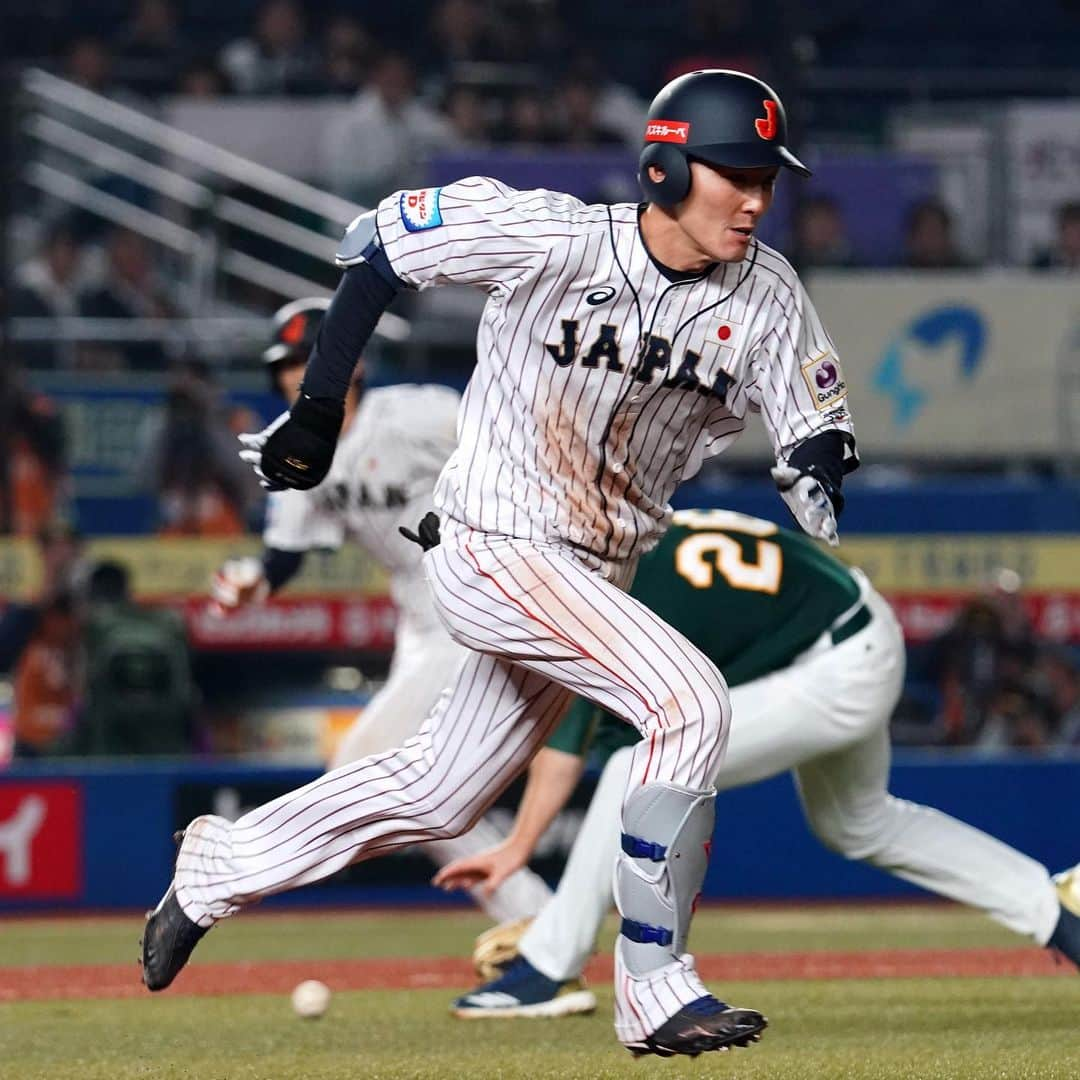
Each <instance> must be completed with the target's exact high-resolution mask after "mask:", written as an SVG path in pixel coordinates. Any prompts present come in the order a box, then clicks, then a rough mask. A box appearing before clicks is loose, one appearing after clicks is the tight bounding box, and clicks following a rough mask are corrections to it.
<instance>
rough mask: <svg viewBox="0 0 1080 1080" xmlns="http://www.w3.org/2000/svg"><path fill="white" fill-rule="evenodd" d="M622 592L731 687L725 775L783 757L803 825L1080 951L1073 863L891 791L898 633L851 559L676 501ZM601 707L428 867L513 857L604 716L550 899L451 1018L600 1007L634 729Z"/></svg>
mask: <svg viewBox="0 0 1080 1080" xmlns="http://www.w3.org/2000/svg"><path fill="white" fill-rule="evenodd" d="M632 595H633V596H634V597H636V598H637V599H639V600H641V601H642V602H643V603H644V604H646V605H648V606H649V607H651V608H652V609H653V610H654V611H655V612H656V614H657V615H659V616H660V617H661V618H664V619H667V620H668V622H670V623H671V625H672V626H674V627H675V628H676V629H678V630H681V631H682V632H683V633H684V634H686V636H687V637H688V638H689V639H690V640H691V641H693V642H694V644H695V645H697V646H698V647H699V648H700V649H701V650H702V651H703V652H704V653H705V655H706V656H708V657H709V659H711V660H712V661H713V662H714V663H715V664H716V665H717V666H718V667H720V668H721V669H722V670H723V671H724V673H725V675H726V677H727V680H728V683H729V685H730V686H731V687H732V692H731V709H732V725H731V737H730V739H729V742H728V749H727V755H726V757H725V758H724V762H723V764H722V765H721V767H720V772H719V774H718V776H717V779H716V785H717V788H718V789H719V790H724V789H727V788H733V787H739V786H741V785H743V784H751V783H754V782H756V781H758V780H762V779H764V778H765V777H768V776H773V775H775V774H776V773H779V772H783V771H785V770H787V769H791V770H793V771H794V774H795V783H796V788H797V790H798V793H799V798H800V800H801V801H802V806H803V812H804V813H805V814H806V819H807V822H808V823H809V825H810V828H811V829H812V830H813V831H814V833H815V835H817V836H818V838H819V839H820V840H821V841H822V843H824V844H825V845H826V846H828V847H829V848H831V849H833V850H834V851H837V852H839V853H840V854H842V855H845V856H847V857H848V858H850V859H861V860H863V861H865V862H867V863H870V864H871V865H873V866H879V867H881V868H882V869H883V870H887V871H888V872H889V873H892V874H896V875H897V876H898V877H902V878H904V879H905V880H907V881H912V882H914V883H915V884H917V885H920V886H922V887H923V888H925V889H929V890H931V891H932V892H936V893H940V894H941V895H943V896H947V897H949V898H951V899H953V900H959V901H961V902H963V903H966V904H970V905H971V906H972V907H976V908H979V909H981V910H983V911H985V912H986V913H987V914H988V915H989V916H990V917H991V918H993V919H996V920H997V921H998V922H1000V923H1002V924H1003V925H1005V926H1007V927H1009V929H1010V930H1015V931H1016V932H1017V933H1021V934H1026V935H1028V936H1029V937H1032V938H1034V939H1035V941H1037V942H1038V943H1039V944H1040V945H1049V946H1050V947H1052V948H1055V949H1057V950H1059V951H1060V952H1062V953H1064V954H1065V955H1066V956H1067V957H1068V958H1069V959H1071V960H1072V961H1073V962H1074V963H1076V964H1077V965H1078V966H1080V918H1078V917H1077V916H1078V915H1080V871H1076V870H1074V871H1070V872H1068V873H1067V874H1064V875H1061V876H1060V878H1059V880H1058V882H1057V885H1056V887H1055V882H1054V881H1053V880H1052V879H1051V878H1050V876H1049V874H1048V873H1047V871H1046V869H1045V868H1044V867H1043V866H1041V865H1040V864H1039V863H1037V862H1035V861H1034V860H1032V859H1029V858H1028V857H1027V856H1026V855H1022V854H1020V852H1018V851H1015V850H1014V849H1012V848H1010V847H1007V846H1006V845H1005V844H1002V843H1001V842H1000V841H998V840H995V839H994V838H993V837H991V836H988V835H987V834H986V833H983V832H980V831H979V830H978V829H974V828H972V827H971V826H969V825H965V824H963V823H962V822H960V821H957V820H956V819H955V818H952V817H949V816H948V815H946V814H942V813H939V812H938V811H937V810H932V809H930V808H929V807H926V806H919V805H918V804H916V803H911V802H907V801H905V800H903V799H897V798H894V797H893V796H892V795H890V794H889V792H888V787H887V784H888V776H889V733H888V732H889V719H890V717H891V716H892V712H893V709H894V707H895V705H896V702H897V700H898V698H899V696H900V688H901V683H902V680H903V673H904V640H903V635H902V632H901V630H900V627H899V625H898V623H897V621H896V619H895V618H894V616H893V613H892V611H891V609H890V608H889V605H888V604H887V603H886V602H885V600H883V599H882V597H881V596H880V595H878V593H877V592H875V591H874V589H873V588H871V586H870V584H869V582H868V581H867V580H866V578H865V577H864V576H863V575H862V574H861V573H860V572H859V571H857V570H848V569H847V568H846V567H844V566H843V565H842V564H841V563H840V562H838V561H837V560H836V559H834V558H832V557H831V556H830V555H827V554H826V553H825V552H824V551H822V550H821V549H820V548H819V547H817V546H816V545H814V544H813V543H811V542H810V541H808V540H806V539H805V538H804V537H802V536H797V535H795V534H794V533H791V532H787V531H785V530H782V529H778V528H777V527H776V526H775V525H773V524H772V523H771V522H768V521H761V520H759V519H757V518H751V517H745V516H743V515H741V514H734V513H731V512H729V511H725V510H691V511H685V512H680V513H677V514H676V515H675V518H674V525H673V527H672V528H671V529H670V530H669V531H668V533H667V534H666V536H665V537H664V539H663V540H662V541H661V543H660V546H659V547H658V548H656V549H655V550H654V551H653V552H652V553H651V554H649V555H647V556H646V557H645V558H644V559H643V560H642V563H641V568H640V570H639V571H638V576H637V578H636V580H635V582H634V588H633V592H632ZM599 712H600V710H597V709H596V708H595V707H594V706H592V705H590V704H589V703H588V702H579V703H577V704H576V705H575V706H574V707H573V708H572V709H571V711H570V713H568V715H567V717H566V719H565V720H564V721H563V723H562V725H561V726H560V728H559V730H558V731H557V732H556V733H555V735H554V736H552V739H551V740H550V741H549V743H548V745H547V746H546V747H545V748H544V749H543V750H541V751H540V752H539V753H538V754H537V756H536V758H535V759H534V761H533V763H532V768H531V770H530V774H529V782H528V784H527V787H526V792H525V795H524V796H523V799H522V807H521V811H520V812H519V815H518V820H517V822H516V823H515V827H514V830H513V832H512V833H511V836H510V837H509V838H507V840H506V841H505V842H504V843H502V844H500V845H499V846H498V847H496V848H494V849H493V850H491V851H489V852H486V853H483V854H481V855H478V856H474V857H472V858H469V859H464V860H460V861H459V862H457V863H454V864H451V865H450V866H447V867H445V868H444V869H443V870H442V871H440V873H439V874H438V875H437V877H436V883H437V884H442V885H443V886H444V887H447V888H453V887H460V886H463V885H469V886H472V887H476V885H477V884H480V883H484V884H486V885H487V886H488V887H494V886H497V885H498V883H499V882H500V881H501V880H504V879H505V878H506V876H507V875H508V874H510V873H513V872H514V871H515V870H516V868H517V867H518V866H521V865H524V864H525V862H526V861H527V860H528V858H529V856H530V854H531V853H532V850H533V848H534V847H535V845H536V842H537V841H538V840H539V838H540V836H541V835H542V834H543V832H544V830H545V829H546V828H547V826H548V825H549V824H550V822H551V820H552V819H553V818H554V816H555V814H557V813H558V811H559V810H560V809H561V808H562V805H563V804H564V803H565V801H566V799H567V798H568V797H569V795H570V792H571V791H572V790H573V788H574V786H575V784H576V782H577V779H578V778H579V777H580V775H581V771H582V768H583V766H584V756H583V755H584V753H585V751H586V749H587V746H588V744H589V741H590V738H591V735H592V732H593V730H594V728H596V727H597V724H599V727H598V731H599V734H598V738H597V749H598V750H601V751H604V752H607V753H608V754H610V755H611V757H610V758H609V760H608V762H607V765H606V767H605V769H604V771H603V773H602V775H601V778H600V782H599V784H598V786H597V789H596V794H595V796H594V798H593V801H592V804H591V805H590V807H589V810H588V813H587V814H586V816H585V820H584V822H583V823H582V827H581V831H580V832H579V833H578V836H577V839H576V841H575V843H574V847H573V850H572V851H571V854H570V858H569V859H568V861H567V864H566V870H565V872H564V874H563V877H562V880H561V881H560V883H559V888H558V889H557V890H556V893H555V898H554V899H553V900H552V901H551V903H550V904H548V906H547V907H546V908H545V909H544V910H543V911H542V912H541V913H540V915H539V916H538V917H537V919H536V920H535V921H534V922H533V923H532V925H531V926H530V927H529V929H528V930H527V932H526V933H525V934H524V936H523V937H521V939H520V941H519V942H518V952H519V954H520V955H519V958H518V959H517V960H516V961H514V962H513V963H512V964H509V965H508V966H507V967H506V968H505V969H504V970H503V971H502V972H499V973H497V974H496V976H495V977H494V978H492V979H491V981H489V982H487V983H486V984H485V985H483V986H481V987H479V988H478V989H477V990H475V991H473V992H472V993H470V994H466V995H465V996H464V997H462V998H459V999H458V1000H457V1001H456V1002H455V1003H454V1012H455V1014H456V1015H457V1016H460V1017H464V1018H472V1017H493V1016H494V1017H505V1016H527V1017H538V1016H564V1015H569V1014H571V1013H576V1012H586V1011H591V1009H592V1008H594V1007H595V999H594V998H593V995H592V993H591V992H590V991H589V990H587V989H586V988H585V986H584V985H583V984H582V982H581V980H580V976H581V972H582V969H583V968H584V966H585V962H586V961H587V960H588V958H589V955H590V953H591V952H592V949H593V945H594V943H595V940H596V935H597V933H598V931H599V929H600V924H601V922H602V921H603V919H604V916H605V915H606V914H607V912H608V910H609V908H610V907H611V888H612V886H611V873H610V870H609V867H610V865H611V861H612V860H613V859H614V857H615V853H616V852H617V850H618V848H619V843H620V841H619V829H618V826H617V822H618V815H619V806H620V803H621V800H622V793H623V791H624V789H625V787H626V783H627V778H628V776H629V774H630V770H631V767H632V762H633V753H634V752H633V747H632V746H631V745H630V743H631V741H632V740H633V738H634V733H633V732H632V731H631V730H630V729H628V728H627V726H626V725H625V724H621V723H619V722H618V721H615V720H613V719H610V718H608V717H606V716H598V715H597V714H598V713H599ZM517 932H518V933H520V931H517ZM502 944H503V945H504V946H505V945H508V944H509V941H508V940H504V941H503V942H502Z"/></svg>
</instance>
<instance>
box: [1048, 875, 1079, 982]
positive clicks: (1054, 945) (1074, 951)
mask: <svg viewBox="0 0 1080 1080" xmlns="http://www.w3.org/2000/svg"><path fill="white" fill-rule="evenodd" d="M1054 885H1055V886H1056V887H1057V894H1058V900H1059V902H1060V903H1061V915H1060V916H1059V918H1058V923H1057V926H1056V927H1055V928H1054V932H1053V934H1051V935H1050V940H1049V941H1048V942H1047V943H1046V947H1047V948H1048V949H1056V950H1057V951H1058V952H1059V953H1061V955H1062V956H1064V957H1065V958H1066V959H1067V960H1071V961H1072V962H1073V963H1074V964H1075V965H1076V966H1077V967H1078V968H1080V866H1074V867H1073V868H1072V869H1071V870H1066V871H1064V872H1063V873H1061V874H1057V875H1055V877H1054Z"/></svg>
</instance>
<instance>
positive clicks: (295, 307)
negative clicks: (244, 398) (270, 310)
mask: <svg viewBox="0 0 1080 1080" xmlns="http://www.w3.org/2000/svg"><path fill="white" fill-rule="evenodd" d="M329 306H330V301H329V300H328V299H325V298H324V297H320V296H305V297H303V298H302V299H300V300H293V301H291V302H290V303H288V304H286V305H285V306H284V307H281V308H278V310H277V311H276V312H274V326H273V330H272V332H271V333H272V336H271V339H270V344H269V345H268V346H267V347H266V348H265V349H264V350H263V354H262V358H263V363H264V364H266V365H267V367H268V368H269V370H270V385H271V387H272V389H273V390H274V392H275V393H276V392H277V391H278V383H277V369H278V365H279V364H283V363H294V364H295V363H307V358H308V354H309V353H310V352H311V349H312V346H314V344H315V338H316V337H317V336H318V333H319V323H321V322H322V317H323V313H324V312H325V311H326V309H327V308H328V307H329Z"/></svg>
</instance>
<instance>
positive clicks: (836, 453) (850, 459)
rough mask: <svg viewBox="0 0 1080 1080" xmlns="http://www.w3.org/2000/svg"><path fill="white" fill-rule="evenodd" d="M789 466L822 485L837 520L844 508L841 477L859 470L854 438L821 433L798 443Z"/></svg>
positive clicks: (852, 436) (790, 456)
mask: <svg viewBox="0 0 1080 1080" xmlns="http://www.w3.org/2000/svg"><path fill="white" fill-rule="evenodd" d="M788 464H789V465H790V466H791V467H792V468H793V469H798V470H799V472H801V473H805V474H806V475H807V476H812V477H813V478H814V479H815V480H816V481H817V482H818V483H819V484H820V485H821V486H822V488H823V489H824V491H825V494H826V495H828V497H829V501H830V502H831V503H832V506H833V512H834V513H835V514H836V516H837V517H839V516H840V511H841V510H843V509H844V496H843V494H842V492H841V490H840V488H841V485H842V484H843V480H844V477H845V476H846V475H847V474H848V473H850V472H854V471H855V470H856V469H857V468H858V467H859V452H858V449H857V448H856V446H855V436H854V435H852V434H851V433H850V432H847V431H836V430H832V431H823V432H821V433H820V434H818V435H814V436H813V437H812V438H809V439H807V440H806V442H802V443H799V445H798V446H796V447H795V449H794V450H792V452H791V454H790V455H789V457H788Z"/></svg>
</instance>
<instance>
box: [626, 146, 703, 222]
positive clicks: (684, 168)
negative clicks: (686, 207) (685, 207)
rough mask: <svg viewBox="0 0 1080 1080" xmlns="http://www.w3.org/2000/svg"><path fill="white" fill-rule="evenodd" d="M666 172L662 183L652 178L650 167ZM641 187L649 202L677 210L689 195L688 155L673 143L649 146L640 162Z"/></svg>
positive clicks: (642, 152)
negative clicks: (674, 207)
mask: <svg viewBox="0 0 1080 1080" xmlns="http://www.w3.org/2000/svg"><path fill="white" fill-rule="evenodd" d="M650 165H656V166H657V167H658V168H660V169H663V170H664V179H663V180H659V181H657V180H652V179H650V177H649V166H650ZM638 183H639V184H641V190H642V191H643V192H644V193H645V198H646V199H648V201H649V202H654V203H659V204H660V205H661V206H674V205H675V204H676V203H677V202H682V200H683V199H685V198H686V196H687V195H689V194H690V165H689V163H688V162H687V160H686V155H685V154H684V153H683V151H682V150H680V149H679V148H678V147H676V146H672V145H671V143H662V142H656V143H649V145H648V146H646V147H645V149H644V150H642V151H641V157H640V158H639V159H638Z"/></svg>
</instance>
